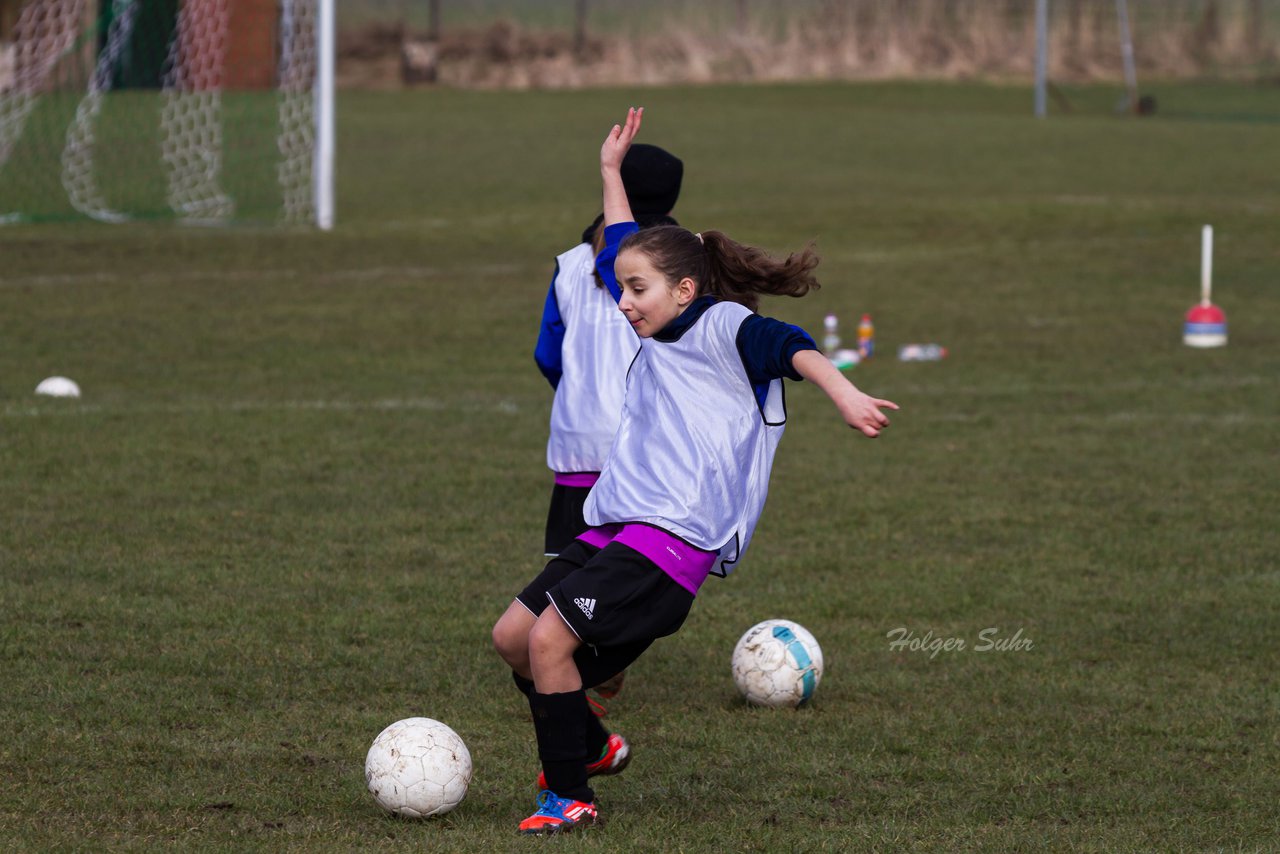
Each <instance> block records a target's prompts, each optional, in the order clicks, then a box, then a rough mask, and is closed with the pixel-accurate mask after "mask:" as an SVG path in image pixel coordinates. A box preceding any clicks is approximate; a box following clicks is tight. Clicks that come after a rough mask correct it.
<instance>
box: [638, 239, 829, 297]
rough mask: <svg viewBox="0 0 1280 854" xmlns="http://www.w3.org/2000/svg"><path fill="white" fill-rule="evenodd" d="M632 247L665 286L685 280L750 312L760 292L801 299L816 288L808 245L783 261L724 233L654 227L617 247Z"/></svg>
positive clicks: (813, 254)
mask: <svg viewBox="0 0 1280 854" xmlns="http://www.w3.org/2000/svg"><path fill="white" fill-rule="evenodd" d="M632 249H634V250H637V251H639V252H643V253H644V254H645V255H646V256H648V258H649V260H650V262H651V263H652V264H653V266H654V269H656V270H657V271H658V272H660V273H662V275H663V276H665V277H666V278H667V280H668V281H669V282H678V281H680V280H681V279H683V278H685V277H688V278H690V279H693V281H694V282H696V283H697V285H698V295H699V296H703V295H711V296H714V297H718V298H719V299H722V300H726V301H728V302H736V303H740V304H741V305H745V306H746V307H747V308H749V309H751V310H752V311H755V310H756V309H757V308H758V307H759V304H760V295H761V294H771V295H774V296H789V297H802V296H804V295H805V294H807V293H808V292H809V291H811V290H815V289H817V288H819V287H821V286H820V285H819V284H818V280H817V279H816V278H815V277H814V275H813V269H814V268H815V267H817V266H818V253H817V250H815V249H814V248H813V244H809V245H807V246H805V248H804V249H802V250H800V251H799V252H793V253H792V254H790V255H788V256H787V257H786V259H785V260H784V259H778V258H774V257H773V256H771V255H769V254H768V253H767V252H765V251H764V250H763V249H757V248H755V247H754V246H744V245H743V244H741V243H738V242H737V241H735V240H732V239H731V238H729V237H728V236H727V235H726V234H724V232H720V231H704V232H701V233H699V234H694V233H693V232H691V231H689V230H688V229H685V228H681V227H679V226H657V227H655V228H647V229H644V230H643V231H638V232H636V233H635V234H631V235H629V236H628V237H627V239H626V240H624V241H623V242H622V245H621V246H620V247H618V251H619V252H623V251H627V250H632Z"/></svg>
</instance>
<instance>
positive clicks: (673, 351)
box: [493, 109, 898, 834]
mask: <svg viewBox="0 0 1280 854" xmlns="http://www.w3.org/2000/svg"><path fill="white" fill-rule="evenodd" d="M642 114H643V111H642V110H635V109H632V110H629V111H628V113H627V120H626V123H625V124H624V125H622V126H617V125H615V126H614V128H613V130H612V131H610V133H609V136H608V137H607V138H606V139H605V142H604V145H603V146H602V147H601V150H600V171H601V177H602V178H603V182H604V222H605V226H606V227H605V248H604V250H603V251H602V252H601V253H600V257H599V261H598V263H597V268H598V269H599V271H600V273H601V275H602V276H603V277H604V278H605V281H606V283H612V284H613V286H614V287H615V288H616V287H620V293H621V297H620V298H619V300H618V308H619V309H620V310H621V311H622V313H623V315H624V316H625V317H626V319H627V321H628V323H630V325H631V328H632V329H634V330H635V332H636V334H637V335H638V336H639V337H640V339H641V344H640V350H639V352H638V353H637V355H636V358H635V361H634V362H633V363H632V366H631V371H630V373H629V375H628V377H627V389H626V395H625V398H624V402H623V412H622V422H621V425H620V427H619V429H618V433H617V436H616V437H615V438H614V441H613V445H612V447H611V449H610V452H609V457H608V459H607V460H606V462H605V465H604V469H603V471H602V472H601V475H600V479H599V480H598V481H597V482H596V484H595V486H594V487H593V488H592V490H591V493H590V495H589V496H588V498H587V503H586V507H585V508H584V515H585V518H586V521H587V523H589V524H590V525H592V527H591V528H589V529H588V530H587V531H586V532H584V533H583V534H581V535H580V536H579V537H578V538H577V539H576V540H575V541H574V542H573V543H572V544H571V545H570V546H568V547H567V548H565V549H564V550H563V551H562V552H561V553H560V555H559V556H558V557H557V558H555V559H554V560H552V561H551V562H549V563H548V564H547V566H546V568H545V569H544V570H543V571H542V573H541V574H540V575H539V576H538V577H537V578H536V579H534V581H533V582H532V583H531V584H530V585H529V586H528V587H526V588H525V589H524V590H523V591H522V592H521V593H520V595H519V596H517V597H516V601H515V602H514V603H512V605H511V606H510V607H509V608H508V609H507V611H506V613H505V614H503V616H502V617H501V618H500V619H499V620H498V622H497V624H496V625H495V626H494V629H493V639H494V645H495V647H496V648H497V650H498V653H499V654H500V655H501V656H502V658H503V659H504V660H505V661H506V662H507V663H508V664H509V665H510V666H511V668H512V670H513V672H514V674H515V679H516V684H517V685H518V686H519V687H520V688H521V690H522V691H524V693H525V694H526V695H527V696H528V699H529V708H530V710H531V711H532V713H533V723H534V731H535V734H536V736H537V741H538V756H539V758H540V759H541V761H542V774H541V775H540V777H539V781H538V784H539V788H540V789H542V791H541V793H540V794H539V796H538V810H537V811H536V812H535V813H534V814H533V815H531V816H530V817H529V818H527V819H525V820H524V821H522V822H521V823H520V828H519V829H520V832H521V833H530V834H544V833H559V832H563V831H567V830H571V829H573V828H574V827H576V826H579V825H586V824H593V823H595V822H596V821H597V820H598V818H599V811H598V809H597V807H596V804H595V794H594V792H593V791H592V789H591V786H590V785H589V783H588V778H589V777H591V776H594V775H597V774H612V773H617V772H618V771H621V770H622V768H623V767H625V765H626V763H627V761H628V760H629V759H630V750H629V746H628V745H627V744H626V742H625V740H623V739H622V738H621V737H620V736H617V735H616V734H615V735H608V734H606V733H605V732H604V730H603V728H602V727H601V726H600V723H599V721H598V720H597V719H596V718H595V717H594V716H593V715H592V714H591V712H590V710H589V707H588V704H587V698H586V692H585V691H584V689H583V686H584V685H595V684H598V683H599V682H600V681H603V680H604V679H606V678H608V677H609V676H610V675H612V674H614V673H617V672H619V671H621V670H623V669H624V668H626V667H627V666H628V665H629V664H631V662H633V661H634V660H635V659H636V658H637V657H638V656H639V655H640V654H641V653H642V652H644V650H645V649H647V648H648V647H649V645H650V644H652V643H653V641H654V640H656V639H657V638H660V637H665V636H666V635H670V634H672V633H674V632H675V631H677V630H678V629H679V628H680V626H681V625H682V624H683V623H684V620H685V617H686V616H687V615H688V613H689V608H690V606H691V605H692V604H693V599H694V596H695V595H696V594H697V592H698V588H699V587H700V586H701V585H702V582H703V581H705V580H706V578H707V576H708V575H710V574H713V573H714V574H716V575H722V576H723V575H727V574H728V573H729V572H730V571H732V568H733V566H734V565H735V564H736V563H737V562H738V561H740V560H741V559H742V555H743V554H744V553H745V551H746V549H747V546H748V544H749V543H750V541H751V534H752V532H753V530H754V529H755V525H756V522H757V521H758V519H759V518H760V513H761V511H762V510H763V508H764V501H765V496H766V493H767V491H768V483H769V471H770V469H771V467H772V464H773V455H774V452H775V450H776V449H777V445H778V440H779V439H780V438H781V436H782V430H783V427H784V425H785V422H786V412H785V406H784V401H783V394H782V379H783V378H790V379H793V380H799V379H807V380H809V381H811V382H813V383H815V384H817V385H818V387H819V388H821V389H822V390H823V391H824V392H825V393H826V394H827V396H828V397H830V398H831V401H832V402H833V403H834V404H835V406H836V409H837V410H838V411H839V412H840V414H841V416H842V417H843V418H844V420H845V422H846V423H847V424H849V425H850V426H851V427H853V428H855V429H857V430H859V431H861V432H862V433H863V434H865V435H866V436H869V437H872V438H874V437H876V436H878V435H879V434H880V431H881V430H883V429H884V428H885V427H887V426H888V424H889V419H888V418H887V417H886V416H885V415H884V413H883V412H881V409H882V408H884V409H897V408H898V407H897V404H894V403H892V402H891V401H888V400H879V399H877V398H873V397H869V396H868V395H866V394H864V393H862V392H861V391H859V390H858V389H857V388H855V387H854V386H853V385H852V384H851V383H850V382H849V381H848V380H847V379H846V378H845V377H844V375H843V374H841V373H840V372H839V371H838V370H837V369H836V368H835V366H834V365H832V364H831V362H830V361H829V360H828V359H827V358H826V357H825V356H823V355H822V354H821V353H819V352H818V350H817V348H816V347H815V346H814V343H813V340H812V339H811V338H810V337H809V336H808V335H807V334H806V333H805V332H804V331H803V330H800V329H798V328H796V327H794V326H790V325H788V324H785V323H781V322H779V321H776V320H771V319H769V318H765V317H761V316H759V315H757V314H755V312H754V309H755V306H756V303H757V301H758V299H759V296H760V295H761V294H775V295H788V296H803V295H804V294H805V293H807V292H808V291H809V290H810V289H811V288H814V287H817V286H818V283H817V281H816V280H815V279H814V277H813V268H814V266H816V264H817V257H816V255H815V254H814V253H813V252H812V250H809V249H806V250H805V251H804V252H801V253H798V254H795V255H791V256H789V257H788V258H787V259H786V260H781V261H780V260H778V259H774V258H771V257H769V256H768V255H766V254H765V253H764V252H762V251H760V250H758V249H753V248H751V247H746V246H742V245H741V244H738V243H735V242H734V241H732V240H730V239H729V238H728V237H726V236H725V235H723V234H721V233H719V232H714V231H713V232H707V233H705V234H694V233H691V232H689V231H687V230H685V229H683V228H680V227H678V226H660V227H656V228H650V229H645V230H644V231H638V230H637V226H636V224H635V222H634V221H633V220H632V215H631V210H630V207H629V205H628V203H627V195H626V191H625V188H624V186H623V183H622V178H621V174H620V167H621V164H622V160H623V158H624V157H625V156H626V153H627V150H628V148H629V147H630V145H631V141H632V140H633V139H634V138H635V135H636V133H637V132H638V131H639V129H640V122H641V118H642ZM548 603H549V604H550V605H551V606H552V607H550V608H548V607H546V606H547V604H548Z"/></svg>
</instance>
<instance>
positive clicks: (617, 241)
mask: <svg viewBox="0 0 1280 854" xmlns="http://www.w3.org/2000/svg"><path fill="white" fill-rule="evenodd" d="M639 230H640V226H639V225H637V224H636V223H634V222H615V223H614V224H613V225H608V226H605V229H604V248H603V249H601V250H600V254H599V255H597V256H596V272H597V273H599V274H600V279H601V280H602V281H603V282H604V286H605V287H606V288H608V289H609V293H610V294H612V295H613V300H614V302H617V301H618V300H620V299H622V288H621V286H619V285H618V277H617V275H616V274H615V273H614V272H613V262H614V261H616V260H618V246H619V245H621V243H622V241H624V240H626V239H627V237H628V236H630V235H632V234H635V233H636V232H637V231H639Z"/></svg>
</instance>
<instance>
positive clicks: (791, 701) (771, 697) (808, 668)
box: [732, 620, 823, 709]
mask: <svg viewBox="0 0 1280 854" xmlns="http://www.w3.org/2000/svg"><path fill="white" fill-rule="evenodd" d="M732 663H733V682H734V684H735V685H737V686H738V690H739V691H740V692H741V693H742V696H743V697H745V698H746V700H747V702H749V703H754V704H755V705H757V706H769V707H772V708H793V709H794V708H796V707H798V706H802V705H804V704H805V703H807V702H809V699H810V698H811V697H813V692H814V691H816V690H817V688H818V682H820V681H821V680H822V667H823V662H822V647H820V646H818V641H817V640H815V639H814V637H813V635H812V634H810V633H809V631H808V630H807V629H806V628H805V627H804V626H802V625H800V624H799V623H794V622H792V621H790V620H765V621H764V622H762V623H757V624H756V625H754V626H752V627H751V628H749V629H747V631H746V634H744V635H743V636H742V637H741V639H739V640H738V644H737V646H735V647H734V648H733V661H732Z"/></svg>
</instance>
